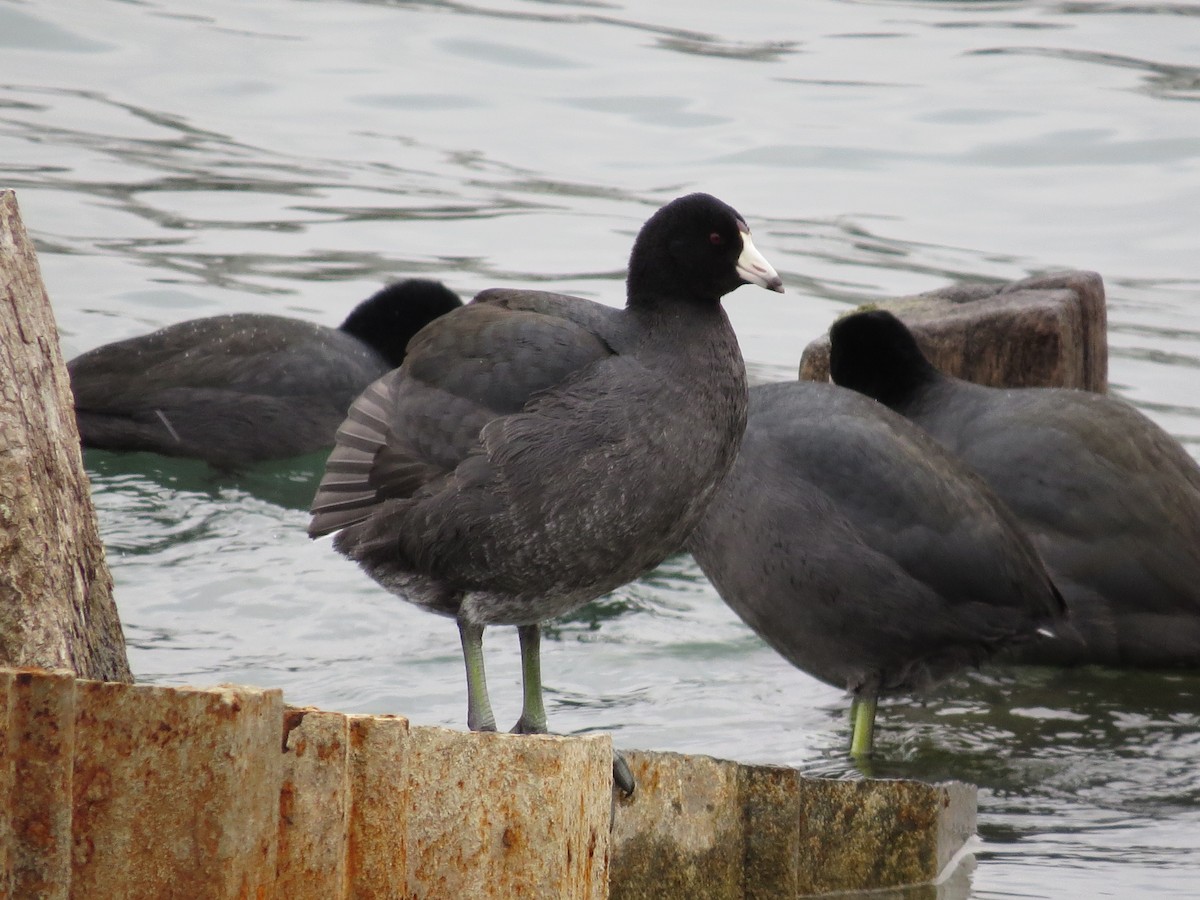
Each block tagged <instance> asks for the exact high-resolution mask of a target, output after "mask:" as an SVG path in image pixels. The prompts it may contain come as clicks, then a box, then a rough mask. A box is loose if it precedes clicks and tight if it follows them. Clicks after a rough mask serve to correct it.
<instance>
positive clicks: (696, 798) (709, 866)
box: [609, 750, 743, 900]
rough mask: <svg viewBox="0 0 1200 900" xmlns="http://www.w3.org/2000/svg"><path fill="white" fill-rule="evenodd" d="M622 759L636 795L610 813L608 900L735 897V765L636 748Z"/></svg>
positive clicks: (738, 836) (738, 866) (738, 882)
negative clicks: (626, 764)
mask: <svg viewBox="0 0 1200 900" xmlns="http://www.w3.org/2000/svg"><path fill="white" fill-rule="evenodd" d="M624 756H625V761H626V762H627V763H629V768H630V769H631V770H632V771H633V777H634V778H635V779H637V791H636V792H635V793H634V795H633V796H632V797H631V798H621V799H618V800H617V803H616V806H615V808H614V811H613V822H612V854H611V860H610V863H609V871H610V877H609V892H610V896H611V897H612V898H613V900H667V898H680V900H683V898H689V900H718V898H741V897H742V896H743V891H742V846H743V833H742V815H741V807H740V798H739V790H738V768H739V767H738V765H737V763H732V762H726V761H724V760H718V759H712V758H711V757H707V756H683V755H680V754H678V753H652V752H648V751H642V750H630V751H624Z"/></svg>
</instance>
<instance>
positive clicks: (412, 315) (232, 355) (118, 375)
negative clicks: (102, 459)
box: [67, 279, 462, 468]
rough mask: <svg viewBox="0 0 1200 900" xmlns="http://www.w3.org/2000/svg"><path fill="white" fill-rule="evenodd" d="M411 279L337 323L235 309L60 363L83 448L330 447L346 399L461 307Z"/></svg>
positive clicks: (267, 454)
mask: <svg viewBox="0 0 1200 900" xmlns="http://www.w3.org/2000/svg"><path fill="white" fill-rule="evenodd" d="M461 305H462V303H461V301H460V300H459V299H458V297H457V295H455V294H454V292H453V291H451V290H449V289H448V288H446V287H444V286H443V285H442V284H440V283H439V282H436V281H427V280H423V279H410V280H407V281H402V282H398V283H396V284H393V285H390V286H389V287H386V288H384V289H383V290H381V291H379V292H378V293H376V294H374V295H373V296H372V297H370V298H369V299H367V300H364V301H363V302H362V303H360V304H359V305H358V307H356V308H355V309H354V311H353V312H351V313H350V315H349V317H347V319H346V321H345V322H343V323H342V325H341V327H340V328H328V327H326V326H324V325H317V324H315V323H312V322H304V321H301V320H299V319H291V318H286V317H284V316H271V315H259V314H255V313H235V314H232V315H224V316H212V317H209V318H203V319H192V320H191V321H187V322H180V323H178V324H175V325H170V326H168V327H166V328H163V329H160V330H159V331H155V332H153V333H152V334H147V335H142V336H139V337H134V338H129V339H127V340H123V341H117V342H115V343H112V344H106V345H104V346H103V347H97V348H96V349H95V350H91V351H88V352H87V353H84V354H82V355H80V356H78V357H76V358H75V359H73V360H72V361H71V362H70V363H68V365H67V368H68V371H69V372H70V375H71V388H72V390H73V391H74V393H75V418H76V421H77V423H78V425H79V434H80V437H81V438H82V441H83V446H84V447H94V448H97V449H101V450H117V451H135V450H146V451H150V452H154V453H162V454H165V455H167V456H183V457H192V458H196V459H203V460H206V461H208V462H209V463H211V464H213V465H214V466H217V467H219V468H238V467H240V466H245V465H249V464H251V463H256V462H262V461H264V460H269V459H284V458H286V457H290V456H299V455H301V454H304V453H313V452H316V451H318V450H322V449H325V448H328V447H331V446H333V436H334V433H335V432H336V431H337V427H338V425H340V424H341V422H342V420H343V419H344V418H345V417H346V411H347V410H348V409H349V407H350V403H351V402H352V401H353V400H354V398H355V397H357V396H358V395H359V394H360V393H361V392H362V390H363V389H364V388H365V387H366V386H367V385H368V384H370V383H371V382H372V381H374V380H375V379H376V378H378V377H379V376H380V375H383V374H384V373H385V372H387V371H388V370H389V369H393V368H395V367H396V366H398V365H400V362H401V361H402V360H403V359H404V348H405V346H407V344H408V341H409V339H410V338H411V337H412V336H413V335H414V334H416V333H417V332H418V331H420V330H421V328H423V327H424V326H425V324H426V323H428V322H429V321H431V320H432V319H435V318H437V317H438V316H440V315H442V314H443V313H446V312H449V311H450V310H451V309H455V308H457V307H459V306H461Z"/></svg>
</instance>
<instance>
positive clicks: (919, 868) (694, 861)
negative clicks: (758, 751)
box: [610, 752, 975, 900]
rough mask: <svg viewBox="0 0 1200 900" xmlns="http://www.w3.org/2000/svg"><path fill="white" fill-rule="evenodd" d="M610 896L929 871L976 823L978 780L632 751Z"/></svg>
mask: <svg viewBox="0 0 1200 900" xmlns="http://www.w3.org/2000/svg"><path fill="white" fill-rule="evenodd" d="M626 758H627V760H628V761H629V764H630V767H631V768H632V769H633V771H634V775H635V776H636V777H637V779H638V795H636V796H635V798H634V800H633V801H632V802H622V803H620V804H618V806H617V807H616V816H615V818H614V822H613V847H612V861H611V873H612V877H611V880H610V885H611V896H612V897H613V898H614V900H642V898H647V900H648V898H655V900H674V898H679V900H683V898H707V900H724V898H763V900H765V898H794V897H807V896H813V895H819V894H826V893H832V892H837V891H863V890H879V889H881V888H891V887H899V886H904V885H915V884H923V883H931V882H934V881H936V880H937V879H938V878H939V877H940V875H941V874H942V872H943V870H944V869H945V868H946V866H947V864H948V863H949V862H950V860H951V858H952V857H953V856H954V855H955V854H956V853H958V851H959V850H960V849H961V848H962V847H963V845H964V844H965V843H966V841H967V840H968V839H969V838H970V837H971V836H972V835H973V834H974V833H975V789H974V788H973V787H970V786H968V785H963V784H957V783H950V784H939V785H931V784H923V783H920V782H913V781H876V780H864V781H843V780H828V779H811V778H804V777H802V776H801V775H800V773H799V772H797V771H796V770H795V769H791V768H785V767H779V766H748V765H742V764H739V763H734V762H727V761H724V760H715V759H708V758H707V757H702V756H680V755H678V754H673V753H648V752H638V753H628V754H627V755H626Z"/></svg>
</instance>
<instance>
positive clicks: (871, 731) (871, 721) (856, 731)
mask: <svg viewBox="0 0 1200 900" xmlns="http://www.w3.org/2000/svg"><path fill="white" fill-rule="evenodd" d="M878 700H879V698H878V697H876V696H875V694H863V695H858V696H855V698H854V702H853V703H852V704H851V705H850V722H851V728H852V730H851V735H850V755H851V756H853V757H855V758H856V759H861V758H864V757H867V756H870V755H871V750H872V748H873V747H874V746H875V707H876V705H877V704H878Z"/></svg>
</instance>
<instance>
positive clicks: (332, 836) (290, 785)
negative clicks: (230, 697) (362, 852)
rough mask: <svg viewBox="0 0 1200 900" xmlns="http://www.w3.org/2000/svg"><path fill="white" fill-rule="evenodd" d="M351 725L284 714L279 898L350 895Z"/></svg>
mask: <svg viewBox="0 0 1200 900" xmlns="http://www.w3.org/2000/svg"><path fill="white" fill-rule="evenodd" d="M349 766H350V724H349V720H348V719H347V717H346V716H344V715H342V714H341V713H333V712H322V711H320V710H317V709H312V708H305V709H296V708H289V709H288V710H287V711H286V713H285V714H284V745H283V776H282V777H283V784H282V787H281V789H280V792H279V848H278V855H277V863H276V871H277V876H276V880H275V893H276V895H277V896H280V897H287V898H288V900H331V898H337V897H341V896H343V892H344V891H345V890H346V854H347V849H348V834H349V831H348V829H349V798H350V768H349Z"/></svg>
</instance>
